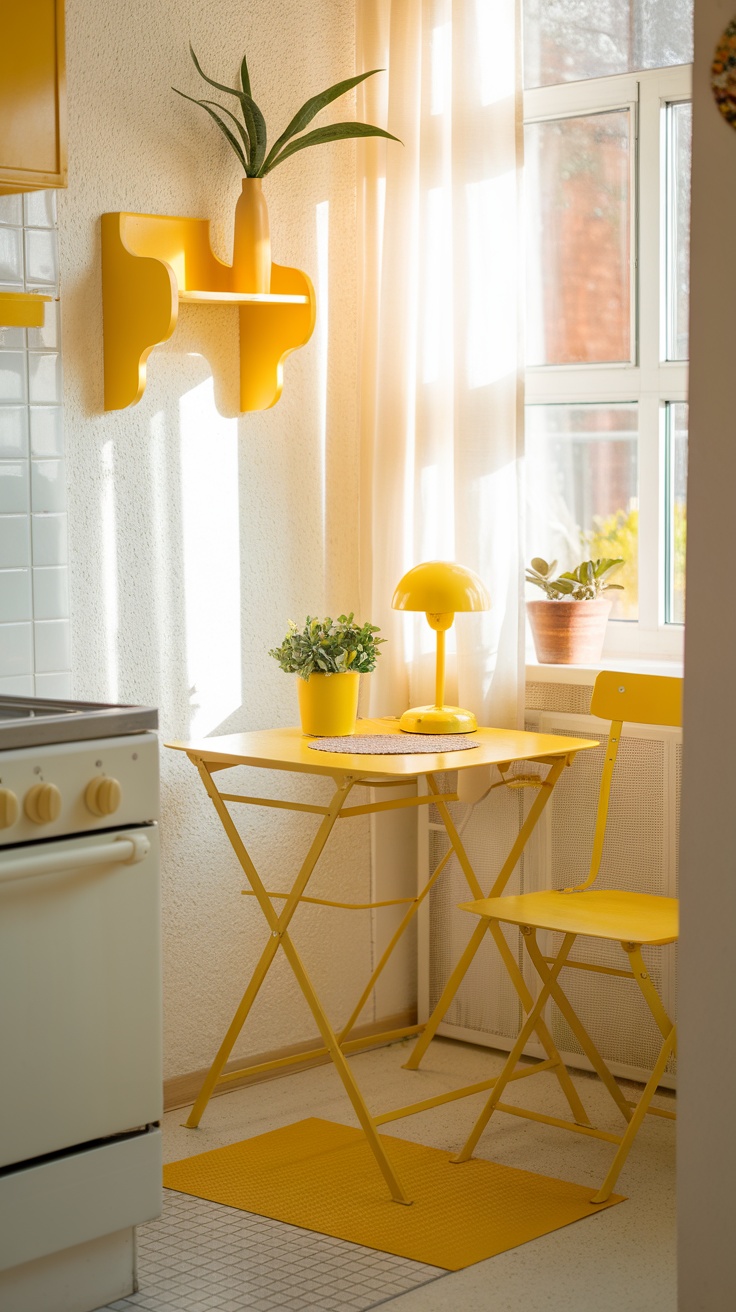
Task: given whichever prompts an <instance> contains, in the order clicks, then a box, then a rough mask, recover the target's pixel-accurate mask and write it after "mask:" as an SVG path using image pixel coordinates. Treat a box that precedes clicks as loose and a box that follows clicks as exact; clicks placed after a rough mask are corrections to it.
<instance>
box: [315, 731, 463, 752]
mask: <svg viewBox="0 0 736 1312" xmlns="http://www.w3.org/2000/svg"><path fill="white" fill-rule="evenodd" d="M309 746H310V747H311V749H312V751H313V752H342V753H343V754H345V755H350V756H409V755H411V754H416V755H418V754H420V753H421V754H422V755H424V756H426V755H428V754H430V753H431V754H434V753H435V752H467V751H468V750H469V749H470V748H471V747H480V743H479V742H474V741H473V735H472V734H467V733H398V734H397V733H351V734H346V735H345V737H344V738H320V739H319V741H318V742H316V743H310V744H309Z"/></svg>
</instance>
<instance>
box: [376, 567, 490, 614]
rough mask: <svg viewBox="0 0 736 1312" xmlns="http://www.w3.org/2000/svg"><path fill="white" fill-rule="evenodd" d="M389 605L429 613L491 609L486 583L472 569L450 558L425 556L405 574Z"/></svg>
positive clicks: (395, 608) (398, 608) (396, 608)
mask: <svg viewBox="0 0 736 1312" xmlns="http://www.w3.org/2000/svg"><path fill="white" fill-rule="evenodd" d="M391 605H392V607H393V609H394V610H423V611H426V612H427V613H428V614H430V615H440V614H447V613H450V612H453V613H454V612H455V611H462V610H490V608H491V598H490V597H489V595H488V589H487V588H486V585H485V583H484V582H483V580H482V579H481V578H480V577H479V576H478V575H477V574H476V573H475V572H474V570H472V569H466V567H465V566H464V565H456V564H454V562H453V561H450V560H426V561H424V563H423V564H421V565H415V566H414V568H413V569H410V570H409V571H408V573H406V574H405V575H404V577H403V579H401V581H400V582H399V584H398V586H397V588H396V591H395V592H394V595H393V600H392V602H391Z"/></svg>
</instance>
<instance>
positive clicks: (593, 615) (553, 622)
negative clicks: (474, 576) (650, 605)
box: [526, 556, 624, 665]
mask: <svg viewBox="0 0 736 1312" xmlns="http://www.w3.org/2000/svg"><path fill="white" fill-rule="evenodd" d="M623 563H624V562H623V559H621V558H617V559H615V560H610V559H602V560H584V561H582V562H581V564H579V565H577V566H576V567H575V569H573V570H566V571H564V573H562V574H556V573H555V571H556V569H557V561H556V560H553V561H552V563H551V564H548V563H547V561H546V560H543V559H542V557H541V556H535V557H534V558H533V560H532V563H531V565H530V566H529V567H528V569H527V571H526V579H527V582H528V583H533V584H534V586H535V587H537V588H541V590H542V592H543V593H544V594H545V598H546V600H545V601H528V602H527V604H526V608H527V613H528V615H529V622H530V624H531V626H532V634H533V636H534V647H535V650H536V653H537V660H538V661H540V663H541V664H543V665H547V664H549V665H585V664H588V663H592V664H595V663H597V662H598V661H599V660H600V658H601V652H602V650H603V639H604V637H605V632H606V624H607V622H608V616H609V615H610V613H611V605H612V603H611V601H610V600H609V599H608V598H607V597H606V596H605V595H604V594H605V593H606V592H608V591H609V590H610V589H612V588H615V589H617V590H619V591H620V590H621V585H620V584H618V583H612V582H611V575H612V574H614V573H615V572H616V570H618V569H620V568H621V566H622V565H623Z"/></svg>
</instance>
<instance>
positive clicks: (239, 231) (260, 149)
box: [171, 43, 398, 294]
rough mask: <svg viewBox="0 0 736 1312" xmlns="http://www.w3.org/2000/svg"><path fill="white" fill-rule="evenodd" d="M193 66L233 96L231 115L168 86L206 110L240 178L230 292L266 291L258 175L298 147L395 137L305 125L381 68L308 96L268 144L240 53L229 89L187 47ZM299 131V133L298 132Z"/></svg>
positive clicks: (264, 215) (354, 126)
mask: <svg viewBox="0 0 736 1312" xmlns="http://www.w3.org/2000/svg"><path fill="white" fill-rule="evenodd" d="M189 53H190V54H191V56H192V60H193V62H194V67H195V68H196V70H197V72H198V73H199V75H200V77H202V78H204V80H205V82H207V83H209V85H210V86H211V87H215V88H216V89H217V90H218V91H222V92H224V93H225V95H228V96H234V97H235V100H236V102H237V103H236V105H235V106H234V108H235V110H236V111H239V116H238V113H237V112H236V113H235V114H233V113H232V112H231V111H230V110H229V109H228V108H227V107H226V106H225V105H222V104H220V102H219V101H217V100H209V99H203V100H198V99H197V97H196V96H189V95H187V93H186V92H185V91H179V89H178V88H177V87H172V88H171V90H172V91H175V92H176V94H177V95H178V96H183V97H184V99H185V100H191V101H192V103H193V104H194V105H199V107H200V108H201V109H203V110H204V111H205V113H207V114H209V116H210V118H211V119H212V121H213V122H214V123H216V124H217V126H218V128H219V129H220V132H221V133H222V135H223V136H224V138H225V140H226V141H227V143H228V145H229V146H230V147H231V149H232V150H233V152H234V154H235V156H236V158H237V160H238V163H239V164H240V166H241V168H242V169H243V172H244V174H245V177H244V178H243V186H242V193H241V195H240V198H239V199H238V203H237V205H236V208H235V239H234V243H233V275H232V290H233V291H235V292H256V293H259V294H263V293H267V292H268V291H269V290H270V287H271V237H270V230H269V223H268V208H267V206H266V199H265V197H264V195H263V192H262V190H261V179H262V178H264V177H265V176H266V174H267V173H270V172H271V170H272V169H275V168H276V165H277V164H282V163H283V162H284V160H286V159H289V158H290V157H291V156H292V155H295V154H296V153H297V151H300V150H305V149H306V148H307V147H308V146H321V145H325V144H326V143H328V142H330V141H345V140H346V139H347V138H349V137H388V138H389V140H391V141H398V137H394V136H392V135H391V133H390V132H385V131H384V129H383V128H377V127H374V126H373V124H372V123H329V124H327V125H326V126H325V127H320V128H314V129H313V130H312V131H311V132H304V129H305V128H306V127H307V125H308V124H309V123H311V121H312V119H313V118H315V116H316V115H317V114H319V112H320V110H322V109H324V108H325V106H327V105H329V104H331V102H332V101H333V100H337V99H338V97H339V96H344V95H345V94H346V92H348V91H351V90H352V88H353V87H357V86H358V84H359V83H360V82H364V81H365V79H366V78H367V77H373V76H374V75H375V74H376V73H381V72H382V71H383V70H382V69H380V68H373V69H371V70H370V72H368V73H359V74H358V75H357V77H349V78H346V79H345V81H343V82H336V83H335V85H334V86H331V87H328V88H327V90H326V91H322V92H320V94H319V95H317V96H311V97H310V99H309V100H307V101H305V103H304V104H303V105H302V107H301V109H300V110H298V111H297V113H296V114H295V115H294V117H293V118H292V119H291V122H289V123H288V124H287V125H286V127H285V128H284V131H283V132H282V133H281V136H280V137H277V139H276V141H275V142H274V143H273V145H272V146H271V149H270V150H269V148H268V130H267V128H266V120H265V118H264V117H263V113H262V111H261V110H260V109H259V107H258V105H257V104H256V102H255V100H254V99H253V96H252V94H251V85H250V74H249V72H248V62H247V59H246V57H245V55H243V58H242V60H241V62H240V76H239V85H237V86H234V87H230V86H227V85H226V83H224V82H216V81H215V79H214V78H211V77H208V75H207V74H206V73H205V72H204V70H203V69H202V66H201V64H200V62H199V60H198V58H197V56H196V55H195V53H194V50H193V49H192V45H191V43H190V45H189ZM300 134H301V135H300Z"/></svg>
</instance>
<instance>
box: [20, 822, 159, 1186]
mask: <svg viewBox="0 0 736 1312" xmlns="http://www.w3.org/2000/svg"><path fill="white" fill-rule="evenodd" d="M158 867H159V862H158V829H157V827H156V826H155V825H145V826H131V827H127V828H125V829H121V830H117V831H110V832H106V833H95V834H88V835H82V836H75V837H72V838H65V839H62V840H59V841H51V842H40V843H34V844H32V845H28V844H24V845H23V846H22V847H15V848H4V849H2V850H1V851H0V1062H1V1063H2V1079H1V1080H0V1111H1V1114H0V1167H3V1166H7V1165H9V1164H11V1163H15V1162H25V1161H29V1160H30V1159H33V1158H36V1157H40V1156H42V1155H44V1154H46V1153H53V1152H58V1151H59V1150H61V1149H64V1148H69V1147H72V1146H74V1145H77V1144H85V1143H90V1141H92V1140H95V1139H102V1138H106V1137H108V1136H110V1135H115V1134H120V1133H123V1132H124V1131H126V1130H131V1129H133V1128H135V1127H138V1126H145V1125H148V1124H150V1123H151V1122H153V1121H157V1120H158V1119H159V1118H160V1116H161V1111H162V1107H161V1088H162V1083H161V948H160V909H159V873H158Z"/></svg>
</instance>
